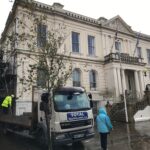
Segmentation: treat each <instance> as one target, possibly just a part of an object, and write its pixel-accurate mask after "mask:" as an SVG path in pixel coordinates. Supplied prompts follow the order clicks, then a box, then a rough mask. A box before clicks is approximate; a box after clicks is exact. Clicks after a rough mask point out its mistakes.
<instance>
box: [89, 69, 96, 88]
mask: <svg viewBox="0 0 150 150" xmlns="http://www.w3.org/2000/svg"><path fill="white" fill-rule="evenodd" d="M89 76H90V89H93V90H96V72H95V71H94V70H91V71H90V73H89Z"/></svg>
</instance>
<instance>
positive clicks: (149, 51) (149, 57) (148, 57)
mask: <svg viewBox="0 0 150 150" xmlns="http://www.w3.org/2000/svg"><path fill="white" fill-rule="evenodd" d="M147 62H148V64H149V65H150V49H147Z"/></svg>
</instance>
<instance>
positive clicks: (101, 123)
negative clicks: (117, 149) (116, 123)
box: [96, 108, 113, 133]
mask: <svg viewBox="0 0 150 150" xmlns="http://www.w3.org/2000/svg"><path fill="white" fill-rule="evenodd" d="M96 123H97V130H98V132H99V133H109V132H110V131H111V130H112V128H113V126H112V124H111V121H110V119H109V117H108V115H107V113H106V110H105V108H100V109H99V114H98V115H97V117H96Z"/></svg>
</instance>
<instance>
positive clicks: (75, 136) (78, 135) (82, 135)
mask: <svg viewBox="0 0 150 150" xmlns="http://www.w3.org/2000/svg"><path fill="white" fill-rule="evenodd" d="M73 137H74V138H75V139H78V138H82V137H84V134H75V135H74V136H73Z"/></svg>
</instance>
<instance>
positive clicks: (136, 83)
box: [134, 70, 140, 92]
mask: <svg viewBox="0 0 150 150" xmlns="http://www.w3.org/2000/svg"><path fill="white" fill-rule="evenodd" d="M134 77H135V89H136V91H137V92H140V85H139V79H138V73H137V71H136V70H135V71H134Z"/></svg>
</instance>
